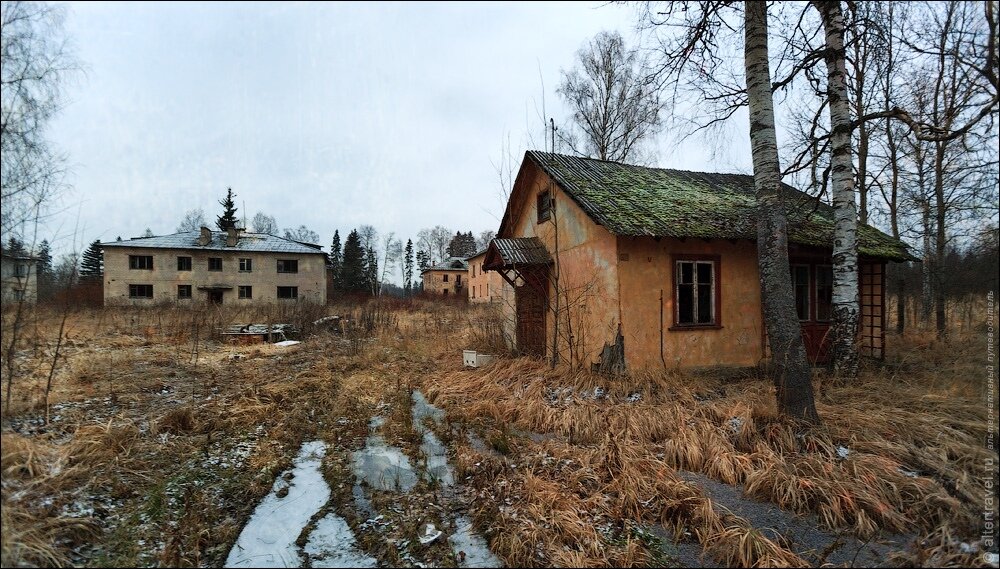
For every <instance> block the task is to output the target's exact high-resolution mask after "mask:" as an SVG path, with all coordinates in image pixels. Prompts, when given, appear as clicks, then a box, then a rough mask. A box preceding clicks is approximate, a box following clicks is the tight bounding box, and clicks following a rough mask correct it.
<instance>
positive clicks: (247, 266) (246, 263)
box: [240, 259, 253, 273]
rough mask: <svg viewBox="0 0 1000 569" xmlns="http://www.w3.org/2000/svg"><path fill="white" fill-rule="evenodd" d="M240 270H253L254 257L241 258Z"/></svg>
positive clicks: (246, 271) (244, 271)
mask: <svg viewBox="0 0 1000 569" xmlns="http://www.w3.org/2000/svg"><path fill="white" fill-rule="evenodd" d="M240 272H241V273H250V272H253V259H240Z"/></svg>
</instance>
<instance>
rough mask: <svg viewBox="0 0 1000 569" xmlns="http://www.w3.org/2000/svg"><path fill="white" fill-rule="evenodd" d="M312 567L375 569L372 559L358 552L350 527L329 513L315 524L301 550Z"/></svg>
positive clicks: (338, 517)
mask: <svg viewBox="0 0 1000 569" xmlns="http://www.w3.org/2000/svg"><path fill="white" fill-rule="evenodd" d="M303 551H304V552H305V554H306V555H307V556H308V557H309V564H310V566H312V567H377V566H378V563H377V562H376V561H375V559H373V558H372V557H370V556H368V555H366V554H364V553H362V552H360V551H358V548H357V543H356V541H355V539H354V533H353V532H351V527H350V526H348V525H347V522H346V521H344V519H343V518H341V517H340V516H338V515H337V514H334V513H329V514H327V515H326V516H324V517H323V518H322V519H320V520H319V521H318V522H316V527H315V528H314V529H313V530H312V532H311V533H310V534H309V541H308V542H306V546H305V548H303Z"/></svg>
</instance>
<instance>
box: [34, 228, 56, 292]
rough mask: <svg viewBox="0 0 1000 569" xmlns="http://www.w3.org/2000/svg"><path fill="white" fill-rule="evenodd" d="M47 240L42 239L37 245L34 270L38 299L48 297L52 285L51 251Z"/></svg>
mask: <svg viewBox="0 0 1000 569" xmlns="http://www.w3.org/2000/svg"><path fill="white" fill-rule="evenodd" d="M51 249H52V248H51V246H50V245H49V241H48V239H42V242H41V244H39V245H38V254H37V255H36V257H38V263H37V264H36V265H35V266H36V267H37V268H36V269H35V271H36V273H37V275H38V297H39V298H46V297H48V294H49V291H50V289H51V285H52V251H51Z"/></svg>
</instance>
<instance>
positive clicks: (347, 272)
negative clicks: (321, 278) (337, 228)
mask: <svg viewBox="0 0 1000 569" xmlns="http://www.w3.org/2000/svg"><path fill="white" fill-rule="evenodd" d="M365 265H366V263H365V250H364V248H362V247H361V237H360V236H358V232H357V231H356V230H355V231H351V232H350V233H349V234H348V235H347V240H346V241H344V256H343V261H342V264H341V266H340V279H339V281H340V286H341V290H342V291H343V292H345V293H347V294H358V293H364V292H368V291H369V290H370V289H369V288H368V287H367V286H366V282H365V274H366V270H365V268H366V267H365Z"/></svg>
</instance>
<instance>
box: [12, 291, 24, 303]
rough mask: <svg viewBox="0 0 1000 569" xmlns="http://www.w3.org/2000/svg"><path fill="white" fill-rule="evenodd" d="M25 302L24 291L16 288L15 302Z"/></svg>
mask: <svg viewBox="0 0 1000 569" xmlns="http://www.w3.org/2000/svg"><path fill="white" fill-rule="evenodd" d="M23 300H24V291H23V290H21V289H19V288H15V289H14V301H16V302H21V301H23Z"/></svg>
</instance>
